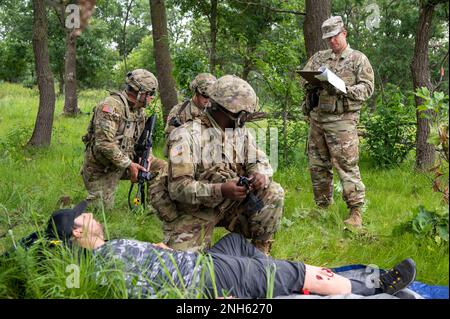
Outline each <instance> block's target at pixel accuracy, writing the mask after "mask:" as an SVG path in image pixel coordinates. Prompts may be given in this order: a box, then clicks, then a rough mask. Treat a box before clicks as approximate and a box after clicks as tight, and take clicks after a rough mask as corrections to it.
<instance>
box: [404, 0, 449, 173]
mask: <svg viewBox="0 0 450 319" xmlns="http://www.w3.org/2000/svg"><path fill="white" fill-rule="evenodd" d="M439 2H443V1H423V0H422V1H420V13H419V22H418V24H417V29H416V44H415V48H414V56H413V59H412V62H411V72H412V78H413V87H414V91H415V90H416V89H417V88H420V87H427V88H428V89H429V90H430V91H431V87H432V85H431V76H430V68H429V59H428V42H429V38H430V29H431V22H432V20H433V12H434V9H435V7H436V5H437V3H439ZM415 102H416V107H417V106H419V105H421V104H423V101H422V99H421V98H419V97H417V96H416V97H415ZM430 115H431V114H430ZM416 117H417V133H416V169H417V170H426V169H427V168H430V167H431V166H432V165H433V163H434V159H435V149H434V146H433V145H430V144H428V143H427V139H428V135H429V134H430V120H429V119H426V118H422V117H421V116H420V113H419V112H418V111H416Z"/></svg>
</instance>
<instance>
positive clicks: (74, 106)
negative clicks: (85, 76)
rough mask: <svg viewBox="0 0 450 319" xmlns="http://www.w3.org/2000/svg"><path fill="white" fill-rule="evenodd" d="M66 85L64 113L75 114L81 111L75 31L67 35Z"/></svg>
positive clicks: (67, 114) (65, 58)
mask: <svg viewBox="0 0 450 319" xmlns="http://www.w3.org/2000/svg"><path fill="white" fill-rule="evenodd" d="M64 60H65V76H64V81H65V82H64V86H65V90H66V92H65V93H66V95H65V101H64V111H63V113H64V115H66V116H74V115H77V114H78V113H79V112H80V109H79V108H78V98H77V36H76V35H75V33H74V32H73V31H68V32H67V35H66V55H65V57H64Z"/></svg>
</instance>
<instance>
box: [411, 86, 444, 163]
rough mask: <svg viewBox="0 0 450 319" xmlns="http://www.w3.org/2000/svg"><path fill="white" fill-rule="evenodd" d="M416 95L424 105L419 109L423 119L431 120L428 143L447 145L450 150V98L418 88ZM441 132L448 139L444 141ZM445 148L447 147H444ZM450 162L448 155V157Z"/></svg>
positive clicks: (424, 88)
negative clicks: (449, 136)
mask: <svg viewBox="0 0 450 319" xmlns="http://www.w3.org/2000/svg"><path fill="white" fill-rule="evenodd" d="M415 95H416V96H418V97H420V98H421V99H422V105H419V106H418V107H417V110H418V111H419V112H420V116H421V117H422V118H427V119H429V120H430V122H431V123H430V126H431V127H430V134H429V136H428V143H430V144H432V145H435V146H436V147H437V146H440V145H441V144H445V143H446V144H447V145H446V147H447V150H448V101H449V97H448V95H446V94H445V93H443V92H438V91H436V92H434V93H433V94H431V93H430V91H429V90H428V88H426V87H422V88H418V89H417V90H416V92H415ZM440 129H441V131H446V132H447V138H446V139H445V140H442V133H441V134H440V132H439V131H440ZM442 146H444V147H445V145H442ZM447 161H448V155H447Z"/></svg>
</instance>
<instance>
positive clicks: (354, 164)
mask: <svg viewBox="0 0 450 319" xmlns="http://www.w3.org/2000/svg"><path fill="white" fill-rule="evenodd" d="M322 66H324V67H327V68H328V69H330V70H331V71H333V72H334V73H336V75H337V76H339V77H340V78H342V79H343V80H344V82H345V84H346V88H347V94H345V95H336V94H333V93H331V94H330V93H329V91H328V90H326V89H322V90H320V93H319V105H318V107H316V108H315V109H313V110H312V111H311V113H310V114H309V120H310V130H309V137H308V157H309V167H310V171H311V180H312V185H313V191H314V198H315V201H316V203H317V204H318V205H319V206H325V207H326V206H328V205H329V204H330V203H331V202H332V195H333V170H332V168H333V166H334V167H335V168H336V171H337V173H338V174H339V177H340V180H341V183H342V188H343V198H344V200H345V202H346V203H347V206H348V207H349V208H352V207H360V206H361V205H363V203H364V196H365V186H364V184H363V182H362V181H361V176H360V172H359V167H358V161H359V138H358V133H357V124H358V121H359V115H360V109H361V104H362V103H363V102H364V101H366V100H367V99H368V98H369V97H370V96H371V95H372V93H373V90H374V73H373V70H372V66H371V65H370V62H369V60H368V59H367V57H366V56H365V55H364V54H363V53H361V52H359V51H356V50H353V49H351V48H350V46H347V48H346V49H345V50H344V51H343V52H342V53H341V55H340V56H337V55H336V54H334V53H333V52H332V50H325V51H320V52H317V53H316V54H315V55H314V56H312V57H311V59H310V60H309V61H308V63H307V65H306V66H305V68H304V70H311V71H317V70H318V69H319V68H320V67H322Z"/></svg>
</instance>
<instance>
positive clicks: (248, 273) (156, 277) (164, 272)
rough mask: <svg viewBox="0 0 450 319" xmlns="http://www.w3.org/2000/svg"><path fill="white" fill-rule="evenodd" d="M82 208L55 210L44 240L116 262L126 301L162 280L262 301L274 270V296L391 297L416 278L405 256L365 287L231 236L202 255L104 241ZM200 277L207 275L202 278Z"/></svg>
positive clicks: (153, 290)
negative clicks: (208, 267) (208, 266)
mask: <svg viewBox="0 0 450 319" xmlns="http://www.w3.org/2000/svg"><path fill="white" fill-rule="evenodd" d="M86 205H87V204H86V202H85V201H83V202H81V203H79V204H78V205H77V206H76V207H74V208H73V209H62V210H58V211H56V212H54V213H53V214H52V216H51V218H50V220H49V223H48V227H47V229H46V237H47V238H48V239H53V240H55V239H58V240H60V241H61V242H62V243H66V244H68V245H78V246H80V247H82V248H84V249H86V250H90V251H92V253H93V255H94V258H97V257H100V259H99V260H102V261H104V262H106V261H111V260H115V261H120V263H121V264H122V265H123V267H124V269H123V270H124V271H123V274H124V276H125V282H126V285H127V289H128V292H129V296H130V297H136V296H139V297H149V296H152V295H155V294H156V293H157V291H156V290H157V289H156V288H157V287H161V286H164V283H165V282H166V283H167V282H173V283H175V285H179V286H182V284H181V283H183V285H184V287H196V285H198V284H199V282H204V283H205V285H204V287H203V288H202V289H204V292H205V294H206V296H207V297H223V296H233V297H236V298H266V296H267V295H266V293H267V291H266V290H267V276H268V271H272V272H273V278H274V284H273V293H272V296H273V297H277V296H282V295H290V294H293V293H302V292H303V291H305V290H307V291H309V292H310V293H312V294H319V295H337V294H339V295H341V294H350V293H352V294H358V295H364V296H369V295H375V294H379V293H387V294H395V293H397V292H398V291H399V290H401V289H404V288H406V287H407V286H408V285H409V284H411V283H412V282H413V281H414V279H415V275H416V267H415V263H414V261H413V260H412V259H409V258H408V259H405V260H404V261H402V262H400V263H399V264H398V265H397V266H395V267H394V268H393V269H391V270H389V271H387V272H385V273H383V274H381V275H380V276H379V277H378V278H373V282H372V283H369V284H368V283H366V282H363V281H361V280H358V279H348V278H345V277H342V276H340V275H338V274H336V273H333V272H332V271H331V270H330V269H327V268H323V267H316V266H311V265H307V264H304V263H302V262H296V261H288V260H280V259H273V258H271V257H268V256H266V255H265V254H263V253H262V252H261V251H259V250H258V249H256V248H255V246H254V245H252V244H251V243H250V242H248V241H247V240H246V239H245V238H244V237H243V236H242V235H240V234H236V233H230V234H228V235H226V236H224V237H223V238H222V239H220V240H219V241H218V242H217V243H216V244H215V245H214V246H213V247H212V248H210V249H209V250H207V251H205V252H204V253H203V254H202V253H194V252H185V251H175V250H172V249H170V248H169V247H167V246H165V245H164V244H162V243H160V244H151V243H147V242H141V241H137V240H132V239H114V240H109V241H106V240H105V239H104V233H103V226H102V224H100V223H99V222H98V221H96V220H95V219H94V217H93V215H92V214H91V213H88V212H86V211H85V210H86ZM202 255H203V256H207V257H208V258H210V259H211V260H212V263H213V267H212V268H213V272H212V274H211V273H210V274H208V272H202V271H201V269H199V268H201V267H204V266H202V265H201V263H198V262H197V260H198V258H200V256H202ZM270 269H271V270H270ZM201 274H206V275H205V276H206V277H204V278H202V275H201ZM169 276H171V278H169ZM212 279H214V280H212ZM202 280H203V281H202ZM212 282H215V286H216V287H215V288H216V290H214V287H213V284H212ZM214 291H217V294H214Z"/></svg>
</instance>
